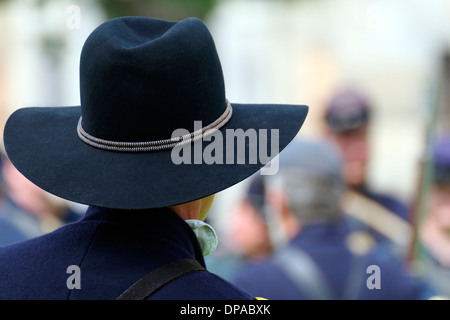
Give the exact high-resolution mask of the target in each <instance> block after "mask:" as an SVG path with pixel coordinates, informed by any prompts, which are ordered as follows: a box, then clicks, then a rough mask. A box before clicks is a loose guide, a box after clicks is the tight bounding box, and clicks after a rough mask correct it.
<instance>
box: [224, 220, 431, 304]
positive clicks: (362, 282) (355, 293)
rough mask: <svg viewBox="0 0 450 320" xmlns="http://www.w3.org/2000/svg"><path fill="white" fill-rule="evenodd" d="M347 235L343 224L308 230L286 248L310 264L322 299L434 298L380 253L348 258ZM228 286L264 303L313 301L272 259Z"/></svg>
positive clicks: (397, 262)
mask: <svg viewBox="0 0 450 320" xmlns="http://www.w3.org/2000/svg"><path fill="white" fill-rule="evenodd" d="M350 231H351V230H350V229H349V228H348V224H347V222H346V220H342V221H340V222H339V223H337V224H336V225H326V224H321V225H315V226H308V227H305V228H304V229H303V230H302V231H301V232H300V233H299V234H298V235H297V236H296V237H295V238H294V239H293V240H292V242H291V243H290V244H289V245H290V246H291V248H294V249H295V248H297V249H300V250H302V252H304V253H306V254H307V255H308V256H309V257H310V258H311V259H312V260H313V261H314V265H315V266H316V267H317V268H318V270H319V272H320V273H321V274H322V276H323V279H324V281H325V282H326V283H327V286H328V287H329V288H330V292H331V293H332V295H328V298H327V299H351V300H365V299H369V300H378V299H382V300H392V299H401V300H404V299H405V300H409V299H412V300H414V299H427V298H430V297H431V296H432V295H434V294H435V291H434V289H432V288H431V287H430V286H429V285H428V284H426V283H424V282H423V281H421V280H420V279H416V278H414V277H412V275H411V274H409V272H408V271H407V270H406V268H405V265H404V264H402V263H401V261H400V260H398V259H397V258H396V256H393V255H391V254H387V253H386V251H385V250H379V249H378V248H375V249H374V250H372V251H370V252H368V253H367V254H365V255H362V256H359V255H354V254H353V253H352V252H351V251H350V250H349V247H348V246H347V241H348V238H347V236H348V235H349V232H350ZM281 250H283V249H281ZM371 266H372V267H371ZM373 266H376V267H377V268H379V269H378V271H379V274H378V275H379V283H380V286H379V288H374V287H372V286H371V285H370V283H372V280H371V279H372V278H371V277H372V276H373V275H375V273H374V271H373V269H372V268H373ZM261 279H264V281H261ZM232 281H233V283H235V284H236V285H238V286H239V287H240V288H242V289H243V290H246V291H247V292H249V293H250V294H256V295H258V296H261V297H264V298H267V299H273V300H277V299H282V300H285V299H315V296H312V295H311V292H310V291H308V290H306V288H307V287H306V286H305V287H300V288H299V286H298V285H296V284H295V282H294V281H292V278H291V277H290V276H287V274H286V272H285V271H284V270H283V268H282V267H280V263H279V262H278V260H277V258H276V254H275V255H274V256H272V257H271V258H269V259H267V260H266V261H263V262H261V263H258V264H256V265H252V266H249V267H247V268H245V269H243V270H242V271H241V272H240V273H239V274H238V275H237V276H236V278H235V279H233V280H232ZM368 282H369V284H368ZM348 293H351V294H348Z"/></svg>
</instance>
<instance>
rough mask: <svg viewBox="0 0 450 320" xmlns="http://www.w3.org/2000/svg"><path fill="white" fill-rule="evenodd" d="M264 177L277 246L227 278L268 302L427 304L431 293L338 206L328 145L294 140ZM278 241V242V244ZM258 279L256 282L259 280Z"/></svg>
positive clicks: (337, 165)
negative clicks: (276, 169) (353, 225)
mask: <svg viewBox="0 0 450 320" xmlns="http://www.w3.org/2000/svg"><path fill="white" fill-rule="evenodd" d="M279 157H280V162H279V163H280V168H279V172H278V174H277V175H274V176H267V177H264V183H265V188H266V193H265V198H266V202H267V203H268V206H269V207H270V208H272V210H271V211H272V212H271V218H269V221H270V220H271V222H270V224H271V228H276V229H277V230H278V247H277V249H276V250H275V251H274V253H273V255H272V256H271V257H270V258H268V259H266V260H265V261H263V262H261V263H259V264H257V265H255V266H252V267H248V268H246V269H244V270H242V271H241V273H239V274H238V275H237V276H236V277H235V279H234V280H233V281H234V283H235V284H237V285H238V286H239V287H241V288H243V289H244V290H247V291H248V292H250V293H253V294H254V293H258V294H259V295H261V296H263V297H265V298H268V299H426V298H429V297H431V296H432V295H433V293H434V291H433V290H432V289H431V287H429V286H428V285H426V284H425V283H424V282H422V281H419V280H418V279H416V278H414V277H413V276H412V275H410V274H409V273H408V272H407V271H406V270H405V269H404V265H403V264H402V262H401V261H400V260H399V259H398V258H397V256H395V255H392V254H387V251H385V250H380V248H379V247H377V246H371V243H370V242H368V241H367V238H365V237H364V235H363V234H362V233H355V232H354V231H353V230H352V229H351V228H350V226H349V223H348V216H346V215H344V214H343V212H342V210H341V209H340V207H339V206H340V201H341V199H342V196H343V194H344V192H345V190H346V185H345V183H344V181H343V180H342V178H341V165H342V162H341V159H340V156H339V153H338V151H336V150H335V148H334V147H333V146H331V145H330V144H328V143H319V142H312V141H302V140H297V141H294V142H292V143H291V144H290V145H289V146H288V147H286V149H285V150H283V151H282V152H281V153H280V155H279ZM283 237H284V240H285V241H284V244H283V241H280V239H281V238H283ZM262 279H263V280H262Z"/></svg>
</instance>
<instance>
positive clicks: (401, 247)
mask: <svg viewBox="0 0 450 320" xmlns="http://www.w3.org/2000/svg"><path fill="white" fill-rule="evenodd" d="M372 108H373V107H372V105H371V103H370V102H369V100H368V98H367V97H366V96H365V95H364V94H363V93H362V92H361V91H359V90H356V89H353V88H345V89H342V90H339V91H337V92H336V93H335V95H334V96H333V97H332V98H331V99H330V101H329V103H328V104H327V106H326V109H325V122H326V127H327V132H326V137H327V138H328V139H330V140H331V141H332V142H333V143H335V144H336V146H337V147H338V149H339V150H340V152H341V155H342V158H343V169H342V172H343V178H344V180H345V182H346V184H347V185H348V187H349V190H348V192H347V193H346V196H345V198H344V202H343V206H344V211H345V213H346V214H348V215H349V216H351V217H352V219H351V221H352V223H353V226H354V228H356V229H365V230H366V231H368V232H369V234H370V235H371V237H372V239H373V241H374V242H375V243H377V244H382V245H384V246H385V247H386V248H387V249H389V250H391V249H392V250H395V251H396V252H397V253H398V254H400V255H401V256H405V255H406V253H407V250H408V247H409V245H410V242H411V235H412V230H411V227H410V224H409V223H408V221H407V217H408V206H407V205H406V204H405V203H403V202H402V201H400V200H399V199H397V198H396V197H394V196H391V195H388V194H383V193H380V192H378V191H374V190H372V188H371V187H370V186H369V185H368V181H367V173H368V166H369V165H370V160H371V154H370V137H369V129H370V122H371V114H372V110H373V109H372Z"/></svg>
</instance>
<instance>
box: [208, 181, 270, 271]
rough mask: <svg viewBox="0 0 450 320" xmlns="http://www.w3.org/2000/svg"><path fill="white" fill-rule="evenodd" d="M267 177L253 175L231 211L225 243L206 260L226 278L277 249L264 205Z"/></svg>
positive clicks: (226, 228) (209, 265)
mask: <svg viewBox="0 0 450 320" xmlns="http://www.w3.org/2000/svg"><path fill="white" fill-rule="evenodd" d="M263 177H264V176H263V175H261V174H259V173H257V174H255V175H253V176H252V177H250V178H249V179H250V183H249V185H248V187H247V189H246V190H245V194H244V195H243V197H242V198H241V199H238V201H237V203H236V204H234V205H233V206H232V208H231V210H230V212H229V213H228V214H227V224H226V227H225V230H224V235H223V241H221V245H220V246H218V248H217V249H216V251H215V252H214V253H213V254H211V255H209V256H208V257H206V259H205V260H206V263H207V265H208V267H209V269H210V270H212V271H214V272H215V273H217V274H219V275H221V276H222V277H224V278H226V279H231V278H233V276H234V274H235V272H236V271H237V270H240V269H242V268H245V267H247V266H248V265H252V264H254V263H258V262H259V261H261V260H262V259H264V258H266V257H267V256H268V255H269V254H270V253H271V252H272V250H273V245H272V241H271V237H270V230H269V226H268V221H267V217H266V212H265V208H264V206H265V203H264V189H263V188H264V184H263Z"/></svg>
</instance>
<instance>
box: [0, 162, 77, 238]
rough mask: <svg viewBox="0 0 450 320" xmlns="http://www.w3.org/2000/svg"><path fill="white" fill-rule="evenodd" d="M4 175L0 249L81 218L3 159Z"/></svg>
mask: <svg viewBox="0 0 450 320" xmlns="http://www.w3.org/2000/svg"><path fill="white" fill-rule="evenodd" d="M1 175H2V179H3V181H2V182H3V186H2V190H3V199H2V201H1V202H0V245H5V244H10V243H14V242H18V241H22V240H26V239H30V238H34V237H37V236H40V235H43V234H45V233H48V232H51V231H53V230H55V229H57V228H59V227H61V226H62V225H64V224H66V223H70V222H75V221H77V220H78V219H80V218H81V216H82V215H81V213H80V212H78V211H76V210H74V209H73V208H72V207H70V206H69V204H68V202H67V201H65V200H63V199H61V198H58V197H56V196H53V195H52V194H49V193H48V192H46V191H44V190H42V189H41V188H39V187H37V186H36V185H35V184H33V183H32V182H30V181H29V180H28V179H27V178H25V177H24V176H23V175H22V174H21V173H20V172H19V171H18V170H17V169H16V168H15V167H14V166H13V165H12V163H11V161H10V160H9V159H8V158H7V157H6V156H4V155H3V156H2V160H1Z"/></svg>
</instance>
